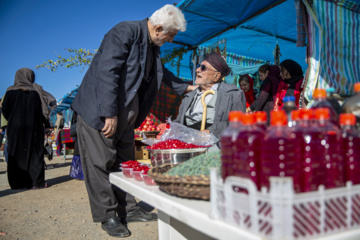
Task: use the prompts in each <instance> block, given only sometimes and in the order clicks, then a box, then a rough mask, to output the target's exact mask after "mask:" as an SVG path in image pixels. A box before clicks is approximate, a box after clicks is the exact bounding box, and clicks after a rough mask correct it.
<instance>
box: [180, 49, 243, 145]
mask: <svg viewBox="0 0 360 240" xmlns="http://www.w3.org/2000/svg"><path fill="white" fill-rule="evenodd" d="M230 71H231V69H230V68H229V66H228V65H227V63H226V61H225V59H224V58H223V57H222V56H221V55H220V54H218V53H210V54H209V55H208V56H207V57H206V59H205V60H204V61H203V62H202V63H201V65H199V66H198V68H197V69H196V80H195V84H196V85H198V86H199V87H198V88H197V89H196V90H194V91H192V92H189V93H187V94H185V95H184V98H183V100H182V102H181V105H180V108H179V115H178V116H177V118H176V119H175V120H174V122H178V123H180V124H183V125H186V126H188V127H190V128H193V129H197V130H200V127H201V120H202V114H203V106H202V104H201V96H202V95H203V93H204V92H206V91H207V90H214V91H215V94H214V95H213V94H208V95H207V96H206V97H205V104H206V106H207V114H206V125H205V130H204V131H206V132H208V133H210V132H211V133H212V134H214V135H215V136H216V137H217V138H219V139H220V137H221V133H222V131H223V130H224V129H225V128H226V127H227V126H228V124H229V120H228V116H229V112H230V111H242V112H245V110H246V99H245V94H244V92H243V91H242V90H241V89H239V88H237V87H236V86H235V85H233V84H227V83H225V82H223V81H222V78H223V77H225V76H227V75H229V73H230Z"/></svg>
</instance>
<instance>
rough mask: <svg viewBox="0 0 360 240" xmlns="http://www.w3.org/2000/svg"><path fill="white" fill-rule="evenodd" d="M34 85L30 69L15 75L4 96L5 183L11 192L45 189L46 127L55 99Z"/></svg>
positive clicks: (20, 70)
mask: <svg viewBox="0 0 360 240" xmlns="http://www.w3.org/2000/svg"><path fill="white" fill-rule="evenodd" d="M34 82H35V74H34V72H33V71H32V70H31V69H29V68H21V69H19V70H18V71H17V72H16V74H15V82H14V85H13V86H10V87H9V88H8V89H7V90H6V93H5V97H4V99H3V103H2V113H3V114H4V117H5V118H6V119H7V120H8V124H7V129H6V130H7V138H8V181H9V185H10V187H11V189H22V188H27V189H31V188H32V189H38V188H45V187H47V183H46V181H45V170H44V167H45V162H44V136H45V125H46V127H49V126H50V124H49V116H50V112H51V109H50V107H49V105H50V106H52V107H56V100H55V98H54V97H53V96H52V95H51V94H50V93H48V92H46V91H44V90H43V89H42V87H41V86H40V85H38V84H36V83H34Z"/></svg>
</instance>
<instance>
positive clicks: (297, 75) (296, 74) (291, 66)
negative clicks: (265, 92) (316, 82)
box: [280, 59, 304, 96]
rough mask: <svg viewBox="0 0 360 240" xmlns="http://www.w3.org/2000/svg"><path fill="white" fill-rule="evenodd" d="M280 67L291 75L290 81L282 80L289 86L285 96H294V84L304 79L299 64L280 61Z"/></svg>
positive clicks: (288, 60)
mask: <svg viewBox="0 0 360 240" xmlns="http://www.w3.org/2000/svg"><path fill="white" fill-rule="evenodd" d="M280 67H282V68H285V69H286V70H287V71H288V72H289V74H290V75H291V78H290V79H283V81H284V82H285V83H286V84H289V85H290V86H289V88H288V90H287V92H286V95H285V96H294V90H295V84H296V83H297V82H298V81H300V80H301V79H303V78H304V74H303V71H302V68H301V66H300V64H298V63H297V62H295V61H293V60H291V59H286V60H284V61H282V62H281V63H280Z"/></svg>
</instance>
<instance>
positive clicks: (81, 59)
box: [35, 48, 97, 72]
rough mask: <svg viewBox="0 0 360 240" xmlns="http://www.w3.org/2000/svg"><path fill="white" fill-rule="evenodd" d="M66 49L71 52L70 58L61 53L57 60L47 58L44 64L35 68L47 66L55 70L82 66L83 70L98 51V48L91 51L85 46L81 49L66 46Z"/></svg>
mask: <svg viewBox="0 0 360 240" xmlns="http://www.w3.org/2000/svg"><path fill="white" fill-rule="evenodd" d="M65 50H66V51H68V52H69V53H70V56H69V57H68V58H64V57H62V56H61V55H58V59H57V60H47V61H46V62H44V63H43V64H41V65H37V66H36V67H35V68H36V69H39V68H43V67H45V68H47V69H50V70H51V71H53V72H55V71H56V70H57V69H58V67H64V68H73V67H81V70H82V71H83V70H84V69H85V67H88V66H90V63H91V61H92V59H93V58H94V56H95V54H96V52H97V50H94V51H93V52H91V51H90V50H86V49H83V48H80V49H70V48H66V49H65Z"/></svg>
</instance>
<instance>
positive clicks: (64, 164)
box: [45, 162, 71, 170]
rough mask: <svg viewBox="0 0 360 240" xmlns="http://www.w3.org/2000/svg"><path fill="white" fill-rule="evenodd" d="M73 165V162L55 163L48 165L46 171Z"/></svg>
mask: <svg viewBox="0 0 360 240" xmlns="http://www.w3.org/2000/svg"><path fill="white" fill-rule="evenodd" d="M70 165H71V162H67V163H53V164H46V168H45V169H46V170H50V169H53V168H60V167H68V166H70Z"/></svg>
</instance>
